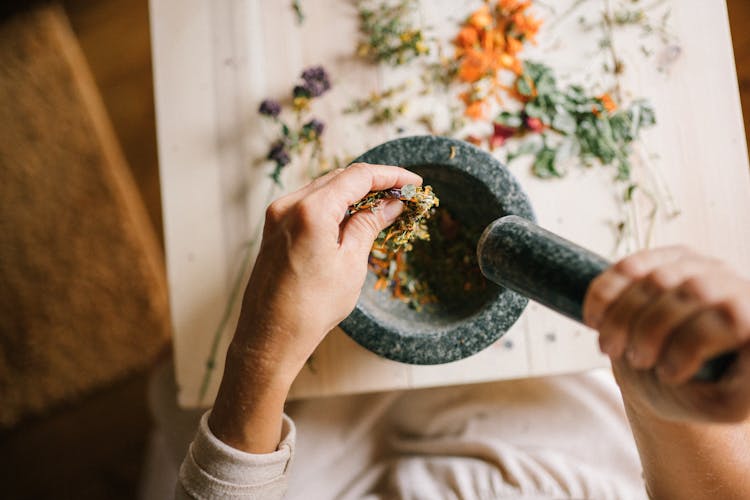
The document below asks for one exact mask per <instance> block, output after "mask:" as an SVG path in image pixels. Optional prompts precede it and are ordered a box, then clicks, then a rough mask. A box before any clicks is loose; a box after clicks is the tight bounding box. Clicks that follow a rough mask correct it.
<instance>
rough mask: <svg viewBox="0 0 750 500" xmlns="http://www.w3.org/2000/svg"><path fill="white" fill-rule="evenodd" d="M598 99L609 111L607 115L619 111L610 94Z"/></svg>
mask: <svg viewBox="0 0 750 500" xmlns="http://www.w3.org/2000/svg"><path fill="white" fill-rule="evenodd" d="M597 99H599V102H601V103H602V106H603V107H604V109H606V110H607V113H612V112H614V111H616V110H617V104H616V103H615V101H614V99H612V96H611V95H609V93H605V94H602V95H600V96H597Z"/></svg>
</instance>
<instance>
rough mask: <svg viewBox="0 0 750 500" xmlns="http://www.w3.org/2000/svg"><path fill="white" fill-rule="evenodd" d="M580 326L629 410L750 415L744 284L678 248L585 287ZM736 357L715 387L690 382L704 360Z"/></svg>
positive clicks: (621, 266)
mask: <svg viewBox="0 0 750 500" xmlns="http://www.w3.org/2000/svg"><path fill="white" fill-rule="evenodd" d="M583 315H584V321H585V322H586V324H587V325H589V326H591V327H593V328H595V329H597V330H599V332H600V336H599V344H600V347H601V350H602V352H604V353H605V354H608V355H609V356H610V358H611V359H612V366H613V369H614V371H615V376H616V377H617V380H618V382H619V384H620V387H621V389H622V391H623V395H624V397H625V400H626V403H627V404H629V405H630V406H631V409H633V410H636V411H640V412H650V413H652V414H654V415H657V416H660V417H663V418H666V419H682V420H686V419H687V420H711V421H739V420H742V419H744V418H746V417H747V416H748V413H749V412H750V281H748V280H747V279H744V278H742V277H740V276H738V275H737V274H736V273H734V272H733V271H732V270H731V269H729V268H728V267H726V266H725V265H724V264H722V263H721V262H719V261H717V260H715V259H711V258H707V257H703V256H701V255H698V254H696V253H694V252H692V251H690V250H688V249H685V248H682V247H668V248H662V249H657V250H650V251H642V252H639V253H636V254H634V255H631V256H629V257H627V258H625V259H623V260H621V261H620V262H618V263H617V264H615V265H613V266H612V267H610V268H609V269H607V270H606V271H605V272H604V273H602V274H601V275H600V276H598V277H597V278H596V279H595V280H594V281H593V282H592V283H591V285H590V287H589V289H588V292H587V295H586V299H585V302H584V310H583ZM735 350H736V351H738V352H739V357H738V358H737V359H736V361H735V362H734V364H733V365H732V366H731V367H730V369H729V371H728V372H727V373H725V375H724V376H723V377H722V378H721V379H720V380H719V381H718V382H715V383H702V382H695V381H691V377H692V376H693V375H694V374H695V373H696V372H697V371H698V369H699V368H700V367H701V365H702V364H703V363H705V362H706V361H707V360H709V359H711V358H713V357H715V356H717V355H719V354H722V353H725V352H727V351H735Z"/></svg>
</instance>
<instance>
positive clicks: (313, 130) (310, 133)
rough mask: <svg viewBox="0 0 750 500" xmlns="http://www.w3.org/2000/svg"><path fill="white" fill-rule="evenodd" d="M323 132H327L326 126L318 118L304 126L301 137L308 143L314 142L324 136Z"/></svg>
mask: <svg viewBox="0 0 750 500" xmlns="http://www.w3.org/2000/svg"><path fill="white" fill-rule="evenodd" d="M323 130H325V124H324V123H323V122H322V121H320V120H318V119H317V118H313V119H312V120H310V121H309V122H307V123H305V124H304V125H302V130H301V131H300V137H301V138H303V139H305V140H307V141H314V140H315V139H317V138H319V137H320V136H322V135H323Z"/></svg>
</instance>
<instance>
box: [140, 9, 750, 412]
mask: <svg viewBox="0 0 750 500" xmlns="http://www.w3.org/2000/svg"><path fill="white" fill-rule="evenodd" d="M571 3H572V2H570V1H568V2H555V8H556V9H557V14H559V13H561V12H564V11H565V7H566V5H570V4H571ZM589 3H591V4H592V7H591V8H594V9H601V8H602V6H603V2H599V0H591V1H590V2H589ZM545 4H546V3H545ZM478 5H479V2H478V1H461V2H456V1H452V0H434V1H427V0H423V1H422V2H421V8H420V16H421V17H420V20H421V22H422V23H423V24H424V25H425V26H433V27H435V29H436V30H437V31H438V33H442V34H443V35H445V36H448V35H449V34H450V33H452V32H455V30H456V23H457V21H458V20H460V19H462V18H463V17H464V16H465V15H466V13H468V12H469V11H470V10H472V9H473V8H476V7H477V6H478ZM303 6H304V7H305V11H306V14H307V18H306V20H305V22H304V24H303V25H302V26H298V25H297V24H296V22H295V18H294V14H293V13H292V11H291V9H290V8H289V5H288V2H278V1H272V0H227V1H225V2H215V3H212V4H209V3H206V2H199V1H197V0H181V1H177V0H152V2H151V19H152V32H153V47H154V72H155V83H156V105H157V118H158V142H159V155H160V169H161V178H162V195H163V204H164V205H163V207H164V217H165V240H166V248H167V264H168V277H169V282H170V297H171V305H172V315H173V324H174V329H175V356H176V369H177V380H178V383H179V386H180V394H179V400H180V403H181V404H183V405H185V406H196V405H198V404H200V403H201V402H200V401H199V400H198V399H199V398H198V391H199V386H200V383H201V378H202V377H203V371H204V366H205V360H206V357H207V352H208V351H209V349H210V345H211V337H212V334H213V331H214V330H215V329H216V327H217V325H218V324H219V321H220V319H221V316H222V312H223V309H224V307H225V305H226V303H227V300H228V296H229V293H230V290H231V288H232V282H233V280H234V279H235V277H236V275H237V273H238V269H239V267H240V262H241V259H242V254H243V249H244V248H245V247H244V246H243V245H245V243H246V242H247V241H248V240H250V239H251V237H252V234H254V233H255V231H256V230H257V228H256V226H257V224H258V221H259V220H261V219H260V214H262V211H263V208H264V206H265V203H266V202H267V193H268V190H269V180H268V178H267V174H268V168H269V167H268V166H265V167H262V166H257V165H255V164H254V161H253V160H254V159H256V158H258V157H262V156H263V155H264V154H265V152H266V150H267V148H268V144H269V141H270V140H271V137H272V135H271V134H272V131H271V129H270V128H268V127H267V124H266V123H265V122H264V121H263V120H261V119H259V118H258V115H257V111H256V110H257V107H258V104H259V102H260V101H261V100H262V99H263V98H265V97H282V96H284V95H287V93H288V92H289V89H290V88H291V86H292V85H293V84H294V82H295V81H296V79H297V77H298V75H299V73H300V72H301V70H302V69H303V68H304V67H306V66H309V65H312V64H323V65H324V66H325V67H326V68H327V69H328V70H329V71H330V73H331V74H332V75H333V79H334V90H333V91H332V92H330V93H329V94H328V95H327V96H325V97H324V98H323V99H321V100H320V102H316V103H315V105H316V113H317V114H320V115H321V116H322V117H323V118H324V119H325V120H326V122H327V125H328V128H327V130H326V141H327V143H326V148H327V152H328V153H329V154H339V155H342V156H349V157H352V156H356V155H358V154H359V153H361V152H363V151H365V150H366V149H368V148H369V147H371V146H374V145H376V144H378V143H380V142H382V141H385V140H388V139H390V138H394V137H396V136H397V134H396V131H395V130H391V129H392V128H393V127H390V128H388V127H383V128H376V129H373V128H371V127H365V126H364V124H363V120H362V119H361V118H359V117H356V116H343V115H342V114H341V110H342V109H343V108H344V107H345V106H346V105H348V104H349V103H350V102H351V99H352V98H354V97H361V96H362V95H363V94H364V93H365V92H369V91H371V90H377V89H383V88H386V87H388V86H390V85H393V84H394V83H397V82H399V81H402V80H403V79H404V78H408V77H409V76H412V77H417V76H418V75H409V70H408V69H399V70H396V71H393V70H386V69H382V68H380V69H379V68H377V67H374V66H370V65H366V64H363V63H361V62H359V61H357V60H356V59H355V58H354V57H353V55H352V53H353V51H354V46H355V42H354V40H356V36H357V20H356V9H355V7H354V6H353V4H352V3H351V2H349V1H346V0H317V1H313V0H310V1H307V2H303ZM548 8H549V7H548ZM671 9H672V14H671V30H672V32H673V33H674V34H675V35H676V36H677V37H678V38H679V40H680V44H681V46H682V52H681V54H680V55H679V57H678V58H676V60H675V61H674V62H673V63H672V64H671V65H670V66H669V68H668V70H667V71H658V70H657V64H656V62H655V60H654V57H655V56H654V57H652V58H651V59H648V60H646V59H642V58H640V55H639V54H640V52H641V49H640V45H641V42H640V41H639V40H640V39H639V38H638V36H639V35H638V34H637V33H632V32H631V33H623V34H622V35H619V34H618V36H617V38H616V39H615V43H616V44H617V45H618V50H619V52H620V54H621V57H622V58H623V59H624V61H625V63H626V65H627V71H626V72H625V75H624V77H623V82H622V84H623V87H624V88H625V89H629V91H630V92H631V94H630V95H631V96H632V95H636V96H643V97H646V98H648V99H649V100H650V101H651V102H652V103H653V104H654V106H655V107H656V110H657V116H658V119H659V124H658V126H657V127H655V128H654V129H653V130H650V131H649V132H648V133H647V134H646V137H645V140H644V142H643V145H642V146H641V147H640V148H639V149H638V151H637V156H639V157H640V158H641V160H642V162H644V163H645V162H647V163H648V164H649V165H651V167H650V169H649V170H646V169H641V170H639V172H640V173H638V175H639V176H641V177H644V182H648V183H650V185H653V186H664V185H668V186H670V190H671V196H672V197H673V198H674V199H675V202H676V205H677V206H678V207H679V208H680V210H681V215H680V216H679V217H677V218H675V219H673V220H667V218H666V217H664V216H663V214H657V219H656V220H657V223H656V226H655V230H654V233H653V241H654V243H657V244H666V243H676V242H682V243H687V244H691V245H693V246H695V247H697V248H698V249H700V250H703V251H706V252H710V253H713V254H715V255H718V256H721V257H724V258H726V259H728V260H729V261H731V262H732V263H734V264H736V265H737V266H741V267H746V266H747V265H748V264H750V259H749V257H748V256H750V225H747V224H745V223H744V221H743V218H742V217H741V216H740V215H739V214H748V213H750V180H749V179H748V163H747V155H746V150H745V142H744V134H743V129H742V120H741V114H740V104H739V98H738V93H737V84H736V80H735V72H734V63H733V59H732V48H731V42H730V38H729V30H728V23H727V18H726V9H725V6H724V4H723V2H718V1H713V2H705V1H702V0H690V1H680V2H676V1H674V2H672V5H671ZM539 13H540V14H542V15H545V16H551V13H550V12H549V11H548V10H540V11H539ZM707 40H710V41H711V42H710V43H706V41H707ZM596 44H597V39H596V35H595V34H594V33H584V32H583V31H582V30H581V29H580V27H579V26H578V25H577V16H575V15H573V16H568V17H567V18H565V20H564V21H561V22H559V23H557V24H556V25H555V26H549V27H548V29H547V31H544V28H543V33H542V34H541V35H540V44H539V46H538V47H536V48H532V49H530V50H529V51H528V53H525V55H527V56H528V57H534V58H538V59H542V60H544V61H546V62H548V63H551V64H553V65H554V66H555V68H556V69H557V70H558V71H559V73H560V75H562V76H563V77H565V76H566V75H567V77H568V79H569V80H570V81H575V80H576V79H578V80H579V81H580V80H584V82H583V83H586V84H587V85H592V82H594V84H593V86H594V87H595V86H596V85H595V82H596V81H597V78H598V74H599V73H600V72H601V71H600V64H601V63H600V61H598V60H597V58H596V57H594V53H595V52H596ZM436 104H438V105H440V104H441V103H439V102H438V103H436ZM442 104H443V105H444V104H445V103H442ZM408 132H415V131H408ZM656 153H658V155H659V160H658V161H656V160H654V159H653V158H652V156H653V154H656ZM513 172H514V173H515V174H516V175H517V176H518V177H519V179H520V181H521V183H522V184H523V186H524V187H525V189H526V190H527V192H528V193H529V195H530V197H531V200H532V203H533V204H534V207H535V210H536V212H537V215H538V218H539V221H540V223H541V224H542V225H543V226H545V227H547V228H549V229H551V230H552V231H555V232H558V233H560V234H562V235H564V236H566V237H569V238H570V239H572V240H574V241H577V242H580V243H581V244H583V245H585V246H588V247H590V248H592V249H594V250H596V251H598V252H600V253H602V254H603V255H608V256H610V257H615V256H616V252H615V251H614V248H615V231H613V225H615V224H616V223H617V222H618V221H619V220H621V219H622V217H623V216H624V214H622V213H620V212H621V208H620V204H619V203H618V201H617V199H618V196H621V193H619V192H618V191H616V190H615V189H614V188H613V183H612V176H613V173H612V171H611V170H607V169H584V168H572V169H571V171H570V172H569V175H568V176H567V177H566V178H565V179H563V180H559V181H554V182H549V181H541V180H539V179H536V178H533V177H531V176H530V175H529V173H528V168H526V167H525V166H523V165H520V164H519V165H517V166H514V167H513ZM649 172H657V174H656V177H655V179H656V180H655V181H654V180H653V179H652V177H653V175H652V173H649ZM305 175H306V174H305V170H304V168H302V167H301V166H297V167H295V166H292V167H290V168H289V171H288V172H286V174H285V177H284V182H285V185H286V186H287V187H288V188H289V189H292V188H295V187H297V186H299V185H300V184H302V183H303V182H304V181H305ZM664 195H665V196H666V193H664ZM638 205H642V206H641V207H640V208H639V207H638V206H636V209H635V210H636V212H638V210H640V213H634V214H631V215H632V217H633V220H634V221H635V222H634V223H635V227H636V229H637V230H636V231H635V232H634V233H633V234H632V235H631V237H630V238H629V239H628V241H627V242H626V243H627V245H626V246H624V247H622V249H631V250H632V249H635V248H637V247H639V246H642V245H643V244H644V239H645V233H646V232H647V231H646V228H645V226H644V225H643V221H644V213H643V211H644V210H645V211H648V210H650V207H649V206H648V204H647V203H645V200H641V201H640V202H639V204H638ZM621 251H622V250H621ZM236 314H237V311H233V314H232V316H231V318H230V321H229V322H228V325H227V327H226V331H225V332H224V335H223V338H222V341H221V343H220V346H219V351H220V352H221V353H222V354H221V355H220V356H219V358H220V360H221V358H223V351H224V350H225V349H226V345H227V343H228V341H229V339H230V337H231V332H232V329H233V325H234V323H235V321H236ZM595 340H596V339H595V335H594V333H593V332H591V331H590V330H587V329H586V328H584V327H581V326H579V325H576V324H575V323H573V322H571V321H568V320H566V319H564V318H562V317H560V316H559V315H557V314H555V313H552V312H550V311H547V310H545V309H543V308H541V307H540V306H536V305H531V306H530V307H529V308H528V309H527V310H526V312H525V313H524V314H523V316H522V317H521V319H520V320H519V321H518V322H517V323H516V325H515V326H514V327H513V328H512V329H511V331H510V332H509V333H508V334H507V335H506V336H505V337H503V338H502V339H501V340H500V341H498V342H497V343H496V344H495V345H493V346H491V347H490V348H488V349H487V350H485V351H483V352H481V353H479V354H477V355H475V356H472V357H470V358H468V359H465V360H462V361H459V362H456V363H451V364H448V365H442V366H430V367H424V366H409V365H404V364H399V363H395V362H391V361H388V360H385V359H381V358H378V357H377V356H375V355H373V354H372V353H370V352H368V351H366V350H365V349H363V348H361V347H359V346H358V345H357V344H355V343H354V342H353V341H351V340H350V339H349V338H348V337H346V335H344V334H343V332H341V331H340V330H335V331H333V332H332V333H331V334H330V335H329V336H328V337H327V338H326V340H325V341H324V342H323V344H321V346H320V347H319V349H318V350H317V352H316V354H315V357H314V362H313V363H312V364H311V366H310V367H308V368H306V369H305V370H303V372H302V373H301V374H300V376H299V377H298V379H297V381H296V382H295V385H294V387H293V389H292V397H311V396H323V395H333V394H344V393H354V392H363V391H376V390H388V389H402V388H412V387H426V386H435V385H447V384H457V383H466V382H477V381H484V380H495V379H507V378H516V377H528V376H538V375H548V374H555V373H565V372H572V371H580V370H585V369H588V368H592V367H597V366H602V365H605V364H606V359H605V358H603V357H602V356H601V355H600V354H599V353H598V351H597V349H596V341H595ZM220 373H221V366H219V367H218V368H217V371H216V373H215V375H214V377H213V380H212V383H211V386H210V391H209V396H208V397H207V398H206V399H205V401H203V402H202V403H203V404H207V403H209V402H210V401H211V400H212V398H213V394H214V393H215V390H216V388H217V386H218V378H219V375H218V374H220Z"/></svg>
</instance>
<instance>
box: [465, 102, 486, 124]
mask: <svg viewBox="0 0 750 500" xmlns="http://www.w3.org/2000/svg"><path fill="white" fill-rule="evenodd" d="M465 113H466V116H468V117H469V118H472V119H474V120H481V119H482V118H484V101H474V102H472V103H471V104H469V105H468V106H466V111H465Z"/></svg>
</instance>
